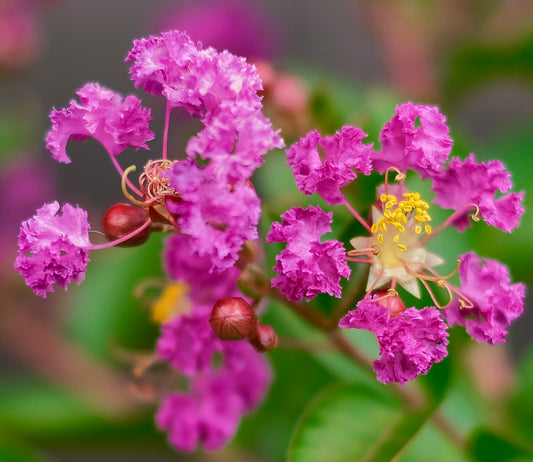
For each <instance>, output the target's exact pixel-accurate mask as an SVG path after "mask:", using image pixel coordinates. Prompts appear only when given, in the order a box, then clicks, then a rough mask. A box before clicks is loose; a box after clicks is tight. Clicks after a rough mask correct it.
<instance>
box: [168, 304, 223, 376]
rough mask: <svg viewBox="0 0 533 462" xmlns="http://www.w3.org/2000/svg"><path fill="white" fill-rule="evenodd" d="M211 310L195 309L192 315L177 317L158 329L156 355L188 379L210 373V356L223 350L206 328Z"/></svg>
mask: <svg viewBox="0 0 533 462" xmlns="http://www.w3.org/2000/svg"><path fill="white" fill-rule="evenodd" d="M211 308H212V306H195V307H194V308H193V310H192V312H191V313H189V314H183V315H180V316H176V317H175V318H173V319H172V320H170V321H169V322H166V323H164V324H163V325H162V328H161V336H160V337H159V340H158V341H157V355H158V356H159V357H160V358H161V359H163V360H165V361H168V362H169V363H170V364H172V365H173V366H174V367H175V368H176V369H178V370H179V371H180V372H182V373H183V374H185V375H187V376H189V377H193V376H194V375H196V374H198V373H199V372H207V371H209V370H210V369H211V358H212V357H213V353H214V352H215V351H220V350H222V341H221V340H219V339H218V337H217V336H216V335H215V333H214V332H213V329H211V326H210V325H209V313H210V310H211Z"/></svg>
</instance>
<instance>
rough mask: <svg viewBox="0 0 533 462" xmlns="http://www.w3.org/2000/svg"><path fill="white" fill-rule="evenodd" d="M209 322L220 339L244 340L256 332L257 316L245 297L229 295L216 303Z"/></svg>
mask: <svg viewBox="0 0 533 462" xmlns="http://www.w3.org/2000/svg"><path fill="white" fill-rule="evenodd" d="M209 324H211V327H212V328H213V330H214V331H215V334H217V336H218V338H220V340H242V339H244V338H248V337H249V336H250V335H252V333H253V332H255V330H256V325H257V317H256V316H255V313H254V310H252V308H251V307H250V305H248V303H246V301H245V300H244V299H243V298H241V297H227V298H221V299H220V300H219V301H218V302H216V303H215V306H214V307H213V310H212V311H211V316H210V317H209Z"/></svg>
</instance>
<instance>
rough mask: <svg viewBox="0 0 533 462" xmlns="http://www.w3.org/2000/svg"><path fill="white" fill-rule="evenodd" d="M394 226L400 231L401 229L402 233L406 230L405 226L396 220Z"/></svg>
mask: <svg viewBox="0 0 533 462" xmlns="http://www.w3.org/2000/svg"><path fill="white" fill-rule="evenodd" d="M394 226H395V227H396V229H397V230H398V231H400V233H403V232H404V231H405V227H404V226H403V225H402V224H401V223H398V222H396V223H394Z"/></svg>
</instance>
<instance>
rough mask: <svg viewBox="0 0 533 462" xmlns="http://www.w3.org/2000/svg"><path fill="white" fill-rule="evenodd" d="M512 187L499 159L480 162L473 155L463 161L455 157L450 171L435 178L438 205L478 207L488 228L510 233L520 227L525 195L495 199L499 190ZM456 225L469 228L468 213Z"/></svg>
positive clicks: (511, 195) (503, 191) (461, 229)
mask: <svg viewBox="0 0 533 462" xmlns="http://www.w3.org/2000/svg"><path fill="white" fill-rule="evenodd" d="M511 187H512V183H511V175H510V173H509V172H508V171H507V170H506V169H505V167H504V166H503V164H502V163H501V162H500V161H499V160H491V161H489V162H486V163H485V162H480V163H477V162H476V160H475V158H474V154H470V156H468V157H467V158H466V159H465V160H464V161H463V160H461V159H458V158H453V159H452V160H451V161H450V164H449V166H448V168H447V169H446V170H444V171H442V172H441V173H440V174H439V175H436V176H435V177H434V178H433V191H434V192H435V194H436V195H437V197H436V198H435V203H436V204H439V205H440V206H441V207H443V208H447V209H456V210H460V209H462V208H464V207H467V206H468V204H471V203H473V204H476V205H477V206H478V207H479V212H480V214H481V217H482V218H483V219H484V220H485V221H486V222H487V223H488V224H489V225H491V226H494V227H496V228H499V229H501V230H502V231H506V232H508V233H509V232H511V231H512V230H513V229H514V228H516V227H517V226H518V225H519V224H520V217H521V216H522V214H523V213H524V207H523V206H522V199H523V197H524V193H523V192H520V193H509V194H507V195H504V196H502V197H500V198H495V197H494V196H495V194H496V191H500V192H502V193H505V192H507V191H509V189H511ZM453 224H454V226H455V227H456V228H457V229H459V230H460V231H463V230H464V229H465V228H466V227H468V226H470V222H469V220H468V216H467V213H466V212H465V213H463V215H462V216H458V217H457V219H456V220H455V221H454V223H453Z"/></svg>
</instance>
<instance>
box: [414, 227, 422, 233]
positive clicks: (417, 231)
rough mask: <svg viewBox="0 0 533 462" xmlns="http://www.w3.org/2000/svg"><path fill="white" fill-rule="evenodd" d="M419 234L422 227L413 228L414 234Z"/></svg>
mask: <svg viewBox="0 0 533 462" xmlns="http://www.w3.org/2000/svg"><path fill="white" fill-rule="evenodd" d="M421 232H422V226H419V225H417V226H415V233H416V234H420V233H421Z"/></svg>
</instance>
